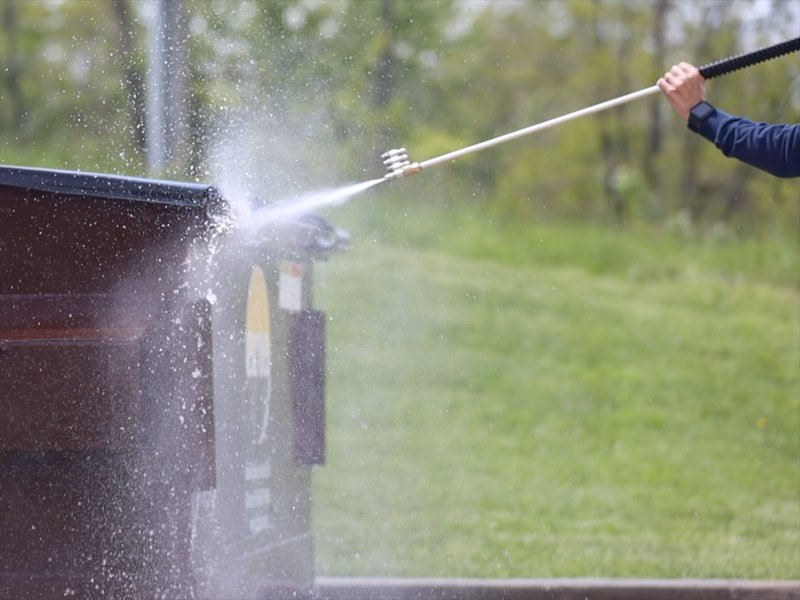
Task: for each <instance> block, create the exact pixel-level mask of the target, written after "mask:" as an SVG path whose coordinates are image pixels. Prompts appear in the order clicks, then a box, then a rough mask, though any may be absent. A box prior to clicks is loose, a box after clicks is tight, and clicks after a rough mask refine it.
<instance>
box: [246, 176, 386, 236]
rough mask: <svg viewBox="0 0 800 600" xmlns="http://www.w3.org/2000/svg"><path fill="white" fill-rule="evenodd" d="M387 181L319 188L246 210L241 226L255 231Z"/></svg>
mask: <svg viewBox="0 0 800 600" xmlns="http://www.w3.org/2000/svg"><path fill="white" fill-rule="evenodd" d="M383 181H386V180H385V179H384V178H382V177H381V178H380V179H371V180H369V181H362V182H361V183H353V184H350V185H346V186H344V187H340V188H333V189H325V190H319V191H316V192H311V193H308V194H303V195H301V196H300V197H299V198H294V199H291V200H284V201H280V202H275V203H272V204H268V205H266V206H261V207H259V208H256V209H250V210H248V211H246V214H243V215H240V218H239V222H240V227H241V228H242V229H244V231H245V232H247V233H255V232H257V231H259V230H260V229H263V228H264V227H266V226H268V225H271V224H273V223H277V222H280V221H291V220H294V219H297V218H298V217H302V216H303V215H306V214H308V213H310V212H313V211H315V210H319V209H321V208H326V207H329V206H337V205H340V204H344V203H345V202H347V201H348V200H350V199H351V198H352V197H353V196H355V195H356V194H360V193H361V192H364V191H366V190H368V189H370V188H371V187H374V186H376V185H378V184H379V183H382V182H383Z"/></svg>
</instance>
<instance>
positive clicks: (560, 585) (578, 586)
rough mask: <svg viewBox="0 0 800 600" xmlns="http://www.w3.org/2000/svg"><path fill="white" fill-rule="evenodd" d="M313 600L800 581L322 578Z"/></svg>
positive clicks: (582, 593) (769, 589)
mask: <svg viewBox="0 0 800 600" xmlns="http://www.w3.org/2000/svg"><path fill="white" fill-rule="evenodd" d="M314 598H315V600H539V599H541V600H545V599H547V600H662V599H663V600H675V599H676V598H679V599H680V600H800V580H797V581H795V580H791V581H772V580H733V579H596V578H586V579H460V578H452V579H451V578H421V579H417V578H382V577H318V578H317V579H316V580H315V588H314Z"/></svg>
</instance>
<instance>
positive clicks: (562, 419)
mask: <svg viewBox="0 0 800 600" xmlns="http://www.w3.org/2000/svg"><path fill="white" fill-rule="evenodd" d="M378 208H381V209H382V207H378ZM412 208H413V207H412ZM356 209H357V207H353V208H351V209H350V210H351V212H348V211H342V212H340V213H338V216H339V218H340V220H342V221H345V222H350V223H352V225H351V226H350V229H351V231H352V232H353V234H354V237H355V239H356V242H355V244H354V248H353V249H352V250H351V251H350V252H348V253H346V254H343V255H340V256H336V257H334V258H332V259H331V261H330V262H329V263H328V264H324V265H320V266H319V267H318V268H317V284H318V293H317V304H318V305H319V306H321V307H322V308H324V309H326V310H327V311H328V312H329V315H330V323H329V336H328V337H329V360H328V363H329V366H328V377H329V388H328V389H329V391H328V418H329V427H328V432H329V434H328V435H329V444H328V450H329V460H328V464H327V465H326V466H325V467H323V468H322V469H320V470H319V471H317V472H316V474H315V478H316V479H315V504H314V506H315V509H314V510H315V515H314V516H315V535H316V545H317V555H318V570H319V571H320V572H321V573H323V574H336V575H401V576H468V577H568V576H612V577H630V576H640V577H736V578H798V577H800V566H799V565H800V300H799V297H798V290H797V281H796V279H794V278H793V277H792V274H791V270H790V269H789V268H785V267H783V268H779V267H776V268H774V269H773V270H771V271H764V270H762V269H759V268H757V267H756V266H755V265H757V264H758V262H759V260H760V259H758V258H753V256H752V255H753V253H754V251H753V247H752V244H755V242H754V241H748V242H745V243H741V244H739V243H737V242H736V240H735V239H731V240H724V241H722V242H716V243H715V245H712V244H711V242H709V241H708V240H703V239H694V240H691V239H688V240H687V239H684V240H680V243H678V242H677V241H675V240H674V239H673V241H670V240H671V239H672V238H671V237H670V236H664V237H661V238H659V237H656V238H655V239H653V237H652V235H650V234H647V235H645V234H642V233H639V232H636V231H616V232H614V231H609V230H604V229H601V228H599V227H592V226H586V225H583V226H576V227H575V228H574V230H572V231H570V228H569V227H568V226H564V225H547V224H539V225H535V226H532V227H530V228H529V236H530V238H529V239H522V238H521V237H520V236H521V235H522V233H523V231H524V229H523V228H522V227H521V226H515V227H511V228H504V227H501V226H499V225H496V224H490V223H484V227H483V228H481V227H479V226H478V225H479V224H478V223H476V222H475V221H474V217H469V216H468V217H464V216H463V215H462V216H461V217H456V218H444V217H443V216H442V215H441V214H440V215H438V216H437V214H436V211H433V210H432V211H425V218H423V219H422V220H416V219H414V217H413V214H412V213H411V211H410V210H409V211H408V213H407V216H406V217H402V216H400V217H398V220H400V221H403V220H404V221H405V224H406V225H407V228H406V229H407V234H408V238H406V239H404V237H403V227H402V223H398V222H395V223H390V224H389V225H386V224H385V223H384V224H383V225H381V219H380V218H379V217H377V216H375V213H372V215H371V216H372V218H373V219H374V220H373V221H370V214H367V215H363V214H362V215H358V216H365V218H364V219H361V220H359V219H356V215H357V213H358V211H357V210H356ZM363 212H367V213H369V209H368V210H366V211H363ZM399 212H402V211H399ZM335 217H336V215H334V218H333V220H335ZM357 228H361V229H360V230H357ZM470 228H473V229H472V231H471V234H470V235H471V237H469V239H471V240H472V241H473V242H474V244H473V245H472V246H470V245H469V243H468V241H469V239H468V238H467V237H464V236H466V231H467V230H469V229H470ZM509 230H510V231H512V232H513V235H511V236H508V235H505V234H506V233H507V232H508V231H509ZM434 233H436V234H437V235H436V236H434V235H433V234H434ZM478 233H480V234H481V237H480V238H478V237H477V234H478ZM367 238H372V239H367ZM537 239H538V240H540V241H538V242H537V241H536V240H537ZM570 240H571V241H573V242H574V243H573V245H572V248H569V247H568V242H569V241H570ZM766 245H767V246H768V247H769V250H764V249H763V248H762V249H758V250H757V252H761V253H762V254H763V253H765V252H766V253H768V254H774V255H777V256H779V255H781V253H784V254H786V255H787V258H786V260H787V261H788V263H791V262H792V261H794V264H795V265H796V264H797V257H796V256H793V250H792V246H791V244H788V245H787V244H784V245H783V246H781V245H780V244H779V243H775V244H774V246H769V244H766ZM481 246H483V247H484V249H483V250H481V249H480V248H481ZM523 248H528V249H530V250H531V255H529V256H527V257H526V256H524V255H522V254H521V252H520V250H521V249H523ZM591 249H594V251H592V250H591ZM794 251H796V247H794ZM603 256H605V257H606V258H605V259H604V258H603ZM604 261H605V262H604ZM737 266H739V267H740V268H737Z"/></svg>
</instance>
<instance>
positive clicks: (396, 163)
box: [381, 37, 800, 180]
mask: <svg viewBox="0 0 800 600" xmlns="http://www.w3.org/2000/svg"><path fill="white" fill-rule="evenodd" d="M798 50H800V37H796V38H792V39H790V40H786V41H784V42H781V43H778V44H775V45H773V46H767V47H766V48H761V49H759V50H755V51H753V52H748V53H746V54H739V55H736V56H732V57H730V58H726V59H723V60H719V61H716V62H713V63H709V64H707V65H704V66H702V67H700V69H699V70H700V74H701V75H702V76H703V78H704V79H712V78H714V77H719V76H720V75H725V74H727V73H731V72H733V71H738V70H739V69H744V68H745V67H749V66H752V65H755V64H758V63H761V62H764V61H767V60H771V59H773V58H777V57H779V56H783V55H785V54H789V53H791V52H797V51H798ZM659 91H660V89H659V87H658V86H657V85H653V86H650V87H647V88H644V89H642V90H639V91H638V92H632V93H630V94H625V95H624V96H619V97H617V98H613V99H611V100H607V101H605V102H601V103H599V104H595V105H593V106H589V107H586V108H583V109H581V110H576V111H575V112H571V113H568V114H566V115H562V116H560V117H556V118H554V119H549V120H547V121H543V122H541V123H536V124H535V125H531V126H529V127H525V128H523V129H518V130H517V131H512V132H511V133H506V134H505V135H500V136H497V137H495V138H492V139H489V140H486V141H484V142H480V143H477V144H473V145H472V146H467V147H466V148H461V149H460V150H454V151H452V152H448V153H447V154H442V155H441V156H436V157H434V158H430V159H428V160H424V161H421V162H412V160H411V159H410V157H409V155H408V152H407V151H406V149H405V148H396V149H394V150H389V151H388V152H384V153H383V154H382V155H381V158H382V159H383V164H384V165H386V168H387V169H388V173H387V174H386V175H384V179H386V180H388V179H397V178H399V177H405V176H406V175H413V174H414V173H419V172H421V171H422V170H424V169H427V168H429V167H433V166H435V165H438V164H441V163H444V162H448V161H451V160H455V159H456V158H460V157H462V156H465V155H467V154H472V153H474V152H479V151H480V150H485V149H486V148H491V147H492V146H497V145H498V144H503V143H505V142H509V141H511V140H515V139H517V138H520V137H523V136H526V135H530V134H531V133H536V132H537V131H542V130H544V129H549V128H551V127H555V126H556V125H561V124H562V123H566V122H568V121H572V120H574V119H578V118H580V117H585V116H586V115H591V114H594V113H598V112H601V111H604V110H607V109H609V108H613V107H615V106H620V105H621V104H627V103H628V102H631V101H633V100H638V99H639V98H644V97H645V96H651V95H653V94H656V93H658V92H659Z"/></svg>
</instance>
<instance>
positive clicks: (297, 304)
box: [278, 261, 303, 312]
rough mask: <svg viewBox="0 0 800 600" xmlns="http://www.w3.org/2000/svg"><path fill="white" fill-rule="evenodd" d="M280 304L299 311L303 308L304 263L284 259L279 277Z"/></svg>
mask: <svg viewBox="0 0 800 600" xmlns="http://www.w3.org/2000/svg"><path fill="white" fill-rule="evenodd" d="M278 306H279V307H280V308H283V309H284V310H290V311H292V312H298V311H300V310H302V308H303V265H301V264H298V263H294V262H289V261H284V262H282V263H281V271H280V276H279V278H278Z"/></svg>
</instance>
